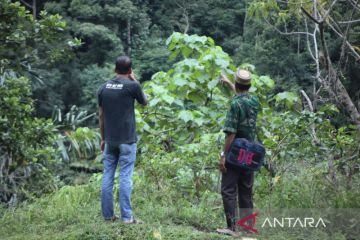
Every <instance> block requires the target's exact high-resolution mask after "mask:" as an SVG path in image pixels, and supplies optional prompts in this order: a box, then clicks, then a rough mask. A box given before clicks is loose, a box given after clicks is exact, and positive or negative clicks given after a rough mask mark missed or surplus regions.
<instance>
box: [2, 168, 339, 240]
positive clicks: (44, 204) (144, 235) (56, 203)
mask: <svg viewBox="0 0 360 240" xmlns="http://www.w3.org/2000/svg"><path fill="white" fill-rule="evenodd" d="M100 179H101V175H99V174H95V175H94V177H93V178H92V181H91V182H90V183H88V184H85V185H79V186H64V187H63V188H61V189H60V190H58V191H57V192H54V193H52V194H50V195H47V196H44V197H42V198H40V199H38V200H36V201H35V202H32V203H24V204H23V205H22V206H19V207H18V208H16V209H2V210H0V213H1V215H0V216H1V218H0V226H1V227H0V236H1V237H0V238H1V239H6V240H15V239H51V240H57V239H104V240H105V239H154V240H156V239H159V240H161V239H232V238H231V237H226V236H224V235H219V234H216V233H215V229H216V228H217V227H221V226H224V225H225V219H224V215H223V209H222V202H221V196H220V194H219V193H215V192H204V193H203V194H202V197H201V200H200V201H198V202H197V204H194V203H193V202H194V201H193V200H192V199H193V198H192V197H191V196H188V195H183V194H182V193H181V192H179V191H176V189H172V188H171V186H164V188H163V189H158V187H157V185H156V184H154V183H150V182H147V181H146V180H144V179H140V178H138V177H136V176H135V178H134V179H135V181H134V190H133V199H132V202H133V207H134V213H135V216H136V217H138V218H140V219H142V220H143V221H144V222H145V224H143V225H124V224H122V223H121V222H120V221H118V222H113V223H108V222H104V221H103V220H102V217H101V213H100ZM115 194H116V193H115ZM255 195H258V194H255ZM115 196H117V194H116V195H115ZM255 201H258V202H259V201H260V199H255ZM115 207H116V208H115V209H116V211H118V209H119V208H118V204H117V203H116V206H115ZM251 237H253V236H251ZM256 238H257V239H274V240H275V239H276V240H278V239H284V240H285V239H286V240H287V239H330V238H328V236H327V235H326V234H325V233H323V232H314V233H313V234H312V235H311V236H305V233H303V232H301V231H299V232H293V233H291V234H290V233H286V234H284V232H278V231H273V232H271V234H269V233H261V234H260V235H256ZM336 239H344V238H342V236H341V235H339V237H338V238H336Z"/></svg>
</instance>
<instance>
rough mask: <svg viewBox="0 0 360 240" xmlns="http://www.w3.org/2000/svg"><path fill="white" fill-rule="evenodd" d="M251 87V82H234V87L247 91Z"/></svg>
mask: <svg viewBox="0 0 360 240" xmlns="http://www.w3.org/2000/svg"><path fill="white" fill-rule="evenodd" d="M250 87H251V84H249V85H242V84H240V83H237V82H235V88H236V89H239V90H243V91H248V90H249V89H250Z"/></svg>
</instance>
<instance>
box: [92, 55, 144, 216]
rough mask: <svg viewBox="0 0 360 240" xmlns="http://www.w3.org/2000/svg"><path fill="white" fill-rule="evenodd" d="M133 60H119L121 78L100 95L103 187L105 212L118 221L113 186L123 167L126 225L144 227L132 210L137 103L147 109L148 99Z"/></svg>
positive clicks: (103, 88) (122, 204) (122, 205)
mask: <svg viewBox="0 0 360 240" xmlns="http://www.w3.org/2000/svg"><path fill="white" fill-rule="evenodd" d="M131 65H132V63H131V59H130V58H129V57H126V56H121V57H119V58H117V60H116V67H115V72H116V73H117V76H116V77H115V78H114V79H112V80H110V81H108V82H106V83H105V84H104V85H102V86H101V88H100V89H99V92H98V101H99V122H100V132H101V145H100V148H101V151H102V152H103V154H104V160H103V163H104V174H103V179H102V187H101V209H102V214H103V217H104V219H105V220H115V219H116V217H115V215H114V203H113V186H114V176H115V170H116V167H117V165H118V163H119V165H120V186H119V203H120V210H121V211H120V215H121V220H122V222H123V223H140V221H139V220H135V219H134V217H133V214H132V208H131V200H130V199H131V191H132V175H133V171H134V163H135V159H136V141H137V137H136V126H135V112H134V101H135V99H136V101H137V102H138V103H139V104H141V105H143V106H145V105H146V104H147V98H146V96H145V94H144V92H143V91H142V90H141V86H140V84H139V83H138V82H137V80H136V79H135V76H134V74H133V73H132V69H131Z"/></svg>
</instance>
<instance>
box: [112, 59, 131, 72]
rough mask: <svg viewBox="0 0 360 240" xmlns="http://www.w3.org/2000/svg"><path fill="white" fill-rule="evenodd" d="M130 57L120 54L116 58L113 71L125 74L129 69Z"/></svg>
mask: <svg viewBox="0 0 360 240" xmlns="http://www.w3.org/2000/svg"><path fill="white" fill-rule="evenodd" d="M131 65H132V62H131V59H130V58H129V57H128V56H120V57H118V58H117V59H116V63H115V72H116V73H118V74H127V73H129V71H130V69H131Z"/></svg>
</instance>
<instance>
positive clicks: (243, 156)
mask: <svg viewBox="0 0 360 240" xmlns="http://www.w3.org/2000/svg"><path fill="white" fill-rule="evenodd" d="M253 157H254V153H253V152H248V151H245V150H244V149H242V148H240V151H239V155H238V158H237V160H238V161H239V162H241V163H242V162H243V163H245V164H246V165H251V163H252V160H253Z"/></svg>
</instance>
